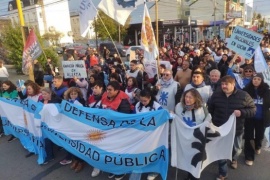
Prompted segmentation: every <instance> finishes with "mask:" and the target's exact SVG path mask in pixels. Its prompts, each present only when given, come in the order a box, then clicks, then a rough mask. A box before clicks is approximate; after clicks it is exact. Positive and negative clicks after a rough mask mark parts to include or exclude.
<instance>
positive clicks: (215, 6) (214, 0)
mask: <svg viewBox="0 0 270 180" xmlns="http://www.w3.org/2000/svg"><path fill="white" fill-rule="evenodd" d="M213 3H214V30H213V32H214V36H216V33H217V31H216V10H217V1H216V0H213Z"/></svg>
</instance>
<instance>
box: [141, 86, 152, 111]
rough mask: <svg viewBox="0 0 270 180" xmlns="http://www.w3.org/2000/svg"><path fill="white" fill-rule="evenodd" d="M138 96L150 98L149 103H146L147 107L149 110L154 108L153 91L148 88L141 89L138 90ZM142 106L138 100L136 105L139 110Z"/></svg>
mask: <svg viewBox="0 0 270 180" xmlns="http://www.w3.org/2000/svg"><path fill="white" fill-rule="evenodd" d="M140 97H146V98H149V99H150V98H151V100H150V102H149V104H148V105H147V107H149V109H150V111H152V110H155V108H154V102H155V101H156V97H155V96H153V93H152V92H151V91H150V90H149V89H147V88H146V89H143V90H142V91H141V92H140ZM142 108H143V104H142V103H141V102H140V104H139V107H138V110H139V112H140V111H141V110H142Z"/></svg>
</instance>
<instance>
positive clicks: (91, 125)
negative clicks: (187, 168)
mask: <svg viewBox="0 0 270 180" xmlns="http://www.w3.org/2000/svg"><path fill="white" fill-rule="evenodd" d="M41 117H42V132H43V136H46V137H48V138H49V139H51V140H52V141H53V142H54V143H55V144H57V145H59V146H62V147H64V148H65V149H66V150H68V151H69V152H70V153H72V154H74V155H75V156H77V157H79V158H81V159H83V160H84V161H86V162H87V163H89V164H91V165H92V166H94V167H96V168H99V169H101V170H103V171H106V172H110V173H114V174H124V173H132V172H133V173H144V172H157V173H160V174H161V176H162V178H163V179H166V177H167V171H168V158H169V156H168V129H169V122H168V119H169V114H168V112H167V111H166V110H158V111H153V112H148V113H140V114H123V113H118V112H115V111H111V110H103V109H91V108H86V107H82V106H77V105H74V104H70V103H68V102H67V101H63V102H62V104H61V105H54V104H47V105H44V108H43V110H42V112H41Z"/></svg>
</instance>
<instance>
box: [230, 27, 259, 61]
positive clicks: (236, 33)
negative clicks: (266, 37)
mask: <svg viewBox="0 0 270 180" xmlns="http://www.w3.org/2000/svg"><path fill="white" fill-rule="evenodd" d="M262 39H263V35H261V34H258V33H256V32H253V31H250V30H248V29H245V28H243V27H240V26H236V27H235V28H234V30H233V33H232V35H231V38H230V39H229V40H228V44H227V47H228V48H229V49H231V50H233V51H235V52H236V53H237V54H239V55H241V56H243V57H244V58H246V59H251V58H252V56H253V55H254V53H255V50H256V48H257V47H258V46H259V45H260V43H261V41H262Z"/></svg>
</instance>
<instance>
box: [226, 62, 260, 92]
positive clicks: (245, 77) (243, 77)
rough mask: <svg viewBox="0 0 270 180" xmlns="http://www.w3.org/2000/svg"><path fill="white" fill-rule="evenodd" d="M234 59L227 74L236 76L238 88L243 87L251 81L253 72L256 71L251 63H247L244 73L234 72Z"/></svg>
mask: <svg viewBox="0 0 270 180" xmlns="http://www.w3.org/2000/svg"><path fill="white" fill-rule="evenodd" d="M233 63H234V62H233V60H232V61H230V63H229V67H228V71H227V74H228V75H230V76H232V77H234V78H235V80H236V88H238V89H243V88H244V87H245V86H246V85H247V84H248V83H249V82H250V81H251V77H252V75H253V73H254V72H255V70H254V68H253V67H252V66H251V65H247V66H245V67H244V68H243V72H242V74H240V75H239V74H236V73H233V70H232V66H233Z"/></svg>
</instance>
